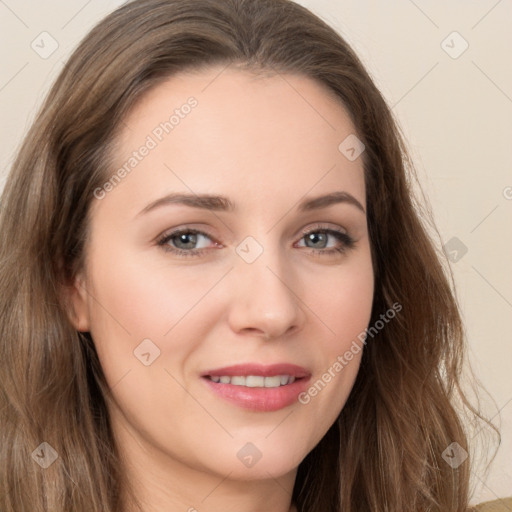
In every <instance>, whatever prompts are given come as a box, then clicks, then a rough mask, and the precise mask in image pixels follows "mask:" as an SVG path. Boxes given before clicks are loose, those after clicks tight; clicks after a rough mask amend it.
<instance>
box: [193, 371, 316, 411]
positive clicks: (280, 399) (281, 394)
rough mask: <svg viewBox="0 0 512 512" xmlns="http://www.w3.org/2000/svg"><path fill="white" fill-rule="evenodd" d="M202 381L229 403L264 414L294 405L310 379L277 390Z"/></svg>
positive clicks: (207, 380) (208, 380) (297, 381)
mask: <svg viewBox="0 0 512 512" xmlns="http://www.w3.org/2000/svg"><path fill="white" fill-rule="evenodd" d="M202 379H203V380H204V382H205V383H206V384H207V386H208V387H209V388H210V389H211V390H212V391H213V392H214V393H216V394H217V395H219V396H220V397H222V398H224V399H225V400H227V401H228V402H230V403H232V404H234V405H237V406H238V407H243V408H244V409H252V410H253V411H262V412H270V411H278V410H279V409H283V408H284V407H287V406H289V405H291V404H293V403H294V402H296V401H297V397H298V396H299V394H300V393H302V392H303V391H305V390H306V388H307V384H308V381H309V377H304V378H302V379H299V380H296V381H294V382H292V383H291V384H286V385H285V386H279V387H277V388H249V387H246V386H235V385H233V384H222V383H220V382H213V381H212V380H210V379H208V378H206V377H203V378H202Z"/></svg>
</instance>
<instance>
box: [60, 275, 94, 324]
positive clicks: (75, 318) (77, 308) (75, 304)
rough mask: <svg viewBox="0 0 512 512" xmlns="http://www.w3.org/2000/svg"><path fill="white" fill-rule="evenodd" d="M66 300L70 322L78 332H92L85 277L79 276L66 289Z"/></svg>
mask: <svg viewBox="0 0 512 512" xmlns="http://www.w3.org/2000/svg"><path fill="white" fill-rule="evenodd" d="M64 299H65V304H66V306H67V308H66V309H67V313H68V317H69V320H70V322H71V323H72V324H73V326H74V327H75V329H76V330H77V331H81V332H88V331H89V330H90V319H89V302H88V294H87V290H86V287H85V279H84V277H83V275H82V274H81V273H80V274H77V276H76V277H75V279H74V281H73V283H72V284H70V285H69V284H68V285H67V286H65V289H64Z"/></svg>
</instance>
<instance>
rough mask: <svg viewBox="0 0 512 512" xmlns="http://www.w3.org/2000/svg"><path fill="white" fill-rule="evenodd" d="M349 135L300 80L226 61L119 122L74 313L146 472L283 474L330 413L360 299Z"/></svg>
mask: <svg viewBox="0 0 512 512" xmlns="http://www.w3.org/2000/svg"><path fill="white" fill-rule="evenodd" d="M354 133H355V128H354V126H353V125H352V123H351V121H350V118H349V116H348V115H347V112H346V111H345V110H344V108H343V107H342V106H341V105H340V104H339V103H338V102H337V101H335V100H334V99H333V98H332V97H331V96H330V95H329V94H328V93H327V92H326V91H325V90H324V89H323V88H322V87H321V86H320V85H318V84H317V83H316V82H314V81H312V80H311V79H308V78H305V77H300V76H292V75H275V76H272V77H259V78H256V77H255V76H254V75H251V74H249V73H248V72H243V71H239V70H233V69H225V70H224V71H223V68H222V67H215V68H210V69H208V70H202V71H200V72H199V71H198V72H195V73H186V74H180V75H177V76H175V77H172V78H171V79H169V80H168V81H166V82H165V83H163V84H161V85H159V86H158V87H156V88H155V89H153V90H152V91H151V92H150V93H148V94H146V96H145V97H144V98H143V100H142V101H140V102H139V103H138V104H137V105H136V107H135V108H134V109H133V110H132V111H131V113H130V114H129V116H128V117H127V118H126V119H125V125H124V126H123V131H122V136H121V138H120V143H119V146H118V148H117V149H116V153H115V165H114V166H113V167H112V169H111V171H112V174H111V175H110V176H107V177H106V180H105V182H106V185H105V186H102V188H101V189H97V190H96V192H95V196H96V199H94V202H93V204H92V207H91V225H90V238H89V239H88V241H87V246H86V265H85V269H84V272H83V273H82V274H80V275H79V276H78V277H77V280H76V282H75V288H76V292H75V294H74V296H73V301H74V307H75V311H76V313H77V317H76V318H77V319H76V321H75V325H76V327H77V329H79V330H84V331H90V332H91V335H92V337H93V340H94V343H95V346H96V348H97V352H98V355H99V358H100V362H101V365H102V367H103V370H104V373H105V376H106V379H107V382H108V384H109V385H110V387H111V390H112V397H113V399H114V405H113V406H111V410H110V414H111V417H112V424H113V429H114V431H115V433H116V435H117V436H118V438H119V440H120V443H121V446H124V447H125V448H127V451H129V452H130V453H131V454H132V457H133V458H134V460H135V458H137V457H138V460H140V462H141V464H142V465H144V464H145V462H143V461H146V462H148V461H149V460H151V464H149V463H148V464H147V468H148V471H151V472H153V474H154V476H155V477H158V475H159V474H160V473H159V472H160V471H162V470H163V468H170V467H172V468H174V469H175V470H176V471H177V470H180V471H183V472H184V473H188V472H191V471H192V472H193V471H197V472H201V473H202V474H205V473H207V474H215V475H218V476H219V478H224V477H225V476H226V475H228V474H229V475H230V476H229V478H230V479H239V480H247V479H263V478H267V479H268V478H269V475H271V476H274V477H278V476H283V475H287V474H288V475H289V474H294V471H295V470H296V468H297V466H298V464H299V463H300V462H301V461H302V459H303V458H304V457H305V456H306V455H307V454H308V452H310V451H311V450H312V449H313V448H314V446H315V445H316V444H317V443H318V442H319V441H320V439H321V438H322V437H323V436H324V434H325V433H326V432H327V430H328V429H329V427H330V426H331V425H332V424H333V422H334V421H335V420H336V418H337V416H338V415H339V413H340V411H341V410H342V408H343V405H344V403H345V401H346V400H347V397H348V395H349V392H350V390H351V388H352V385H353V383H354V380H355V377H356V374H357V371H358V368H359V363H360V358H361V354H362V351H361V350H360V347H361V345H362V344H361V342H360V341H358V335H360V333H361V332H362V331H364V329H365V328H366V327H367V325H368V322H369V319H370V312H371V306H372V298H373V270H372V262H371V256H370V245H369V237H368V231H367V219H366V214H365V210H366V204H365V184H364V176H363V163H362V157H358V158H355V157H356V156H357V153H358V152H359V147H358V146H357V145H354V144H355V143H354V141H356V142H357V140H356V139H354V138H353V137H354ZM349 136H350V137H351V138H349V139H348V140H347V141H346V142H345V143H344V144H343V145H342V146H341V149H340V148H339V146H340V144H341V143H342V142H343V141H345V139H346V138H347V137H349ZM351 148H354V151H352V150H351ZM349 157H350V158H349ZM122 169H124V172H123V170H122ZM331 194H336V196H330V195H331ZM328 196H329V197H331V198H330V199H325V198H326V197H328ZM221 197H222V199H221ZM322 197H323V198H324V199H320V198H322ZM354 341H355V342H356V343H354ZM356 346H357V347H358V348H357V349H356ZM347 351H348V352H350V353H351V354H352V357H351V358H350V357H349V358H347V357H344V354H346V353H347ZM341 361H343V362H341ZM336 363H338V364H336ZM230 367H232V368H230ZM293 378H295V381H294V382H291V381H293ZM315 384H316V386H315ZM276 386H277V387H276ZM313 388H314V389H313ZM311 389H313V390H312V391H311ZM128 448H129V450H128ZM191 474H192V473H191ZM219 481H220V480H219Z"/></svg>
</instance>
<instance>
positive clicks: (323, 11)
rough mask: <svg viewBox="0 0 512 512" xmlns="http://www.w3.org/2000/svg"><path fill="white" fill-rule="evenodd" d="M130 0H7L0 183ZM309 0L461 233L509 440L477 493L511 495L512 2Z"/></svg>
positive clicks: (442, 222) (441, 223) (454, 243)
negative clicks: (71, 64) (58, 83)
mask: <svg viewBox="0 0 512 512" xmlns="http://www.w3.org/2000/svg"><path fill="white" fill-rule="evenodd" d="M121 3H122V2H121V1H114V0H109V1H100V0H89V1H87V0H80V1H64V0H50V1H47V2H44V3H42V2H36V1H34V0H32V1H29V0H6V1H5V2H0V41H1V45H0V55H1V62H2V65H1V68H0V115H1V119H2V122H1V132H0V134H1V136H0V186H3V183H4V181H5V177H6V175H7V172H8V169H9V166H10V164H11V163H12V160H13V157H14V154H15V151H16V148H17V147H18V145H19V143H20V141H21V139H22V137H23V135H24V133H25V132H26V130H27V129H28V127H29V125H30V123H31V121H32V119H33V118H34V115H35V112H36V110H37V107H38V106H39V104H40V103H41V101H42V99H43V97H44V94H45V92H46V91H47V90H48V88H49V86H50V85H51V83H52V81H53V79H54V78H55V77H56V75H57V73H58V72H59V71H60V70H61V68H62V65H63V63H64V62H65V60H66V57H67V56H68V55H69V54H70V52H71V51H72V50H73V48H74V47H75V46H76V44H77V43H78V42H79V41H80V39H81V38H82V37H83V36H84V35H85V33H86V32H87V31H88V30H89V29H90V28H91V27H92V26H93V25H94V24H95V23H96V22H98V21H99V20H100V19H101V18H102V17H103V16H104V15H105V14H107V13H108V12H110V11H111V10H113V9H114V8H115V7H117V6H118V5H121ZM299 3H301V4H302V5H304V6H306V7H308V8H309V9H311V10H312V11H313V12H315V13H317V14H318V15H320V16H321V17H322V18H323V19H324V20H326V21H327V22H328V23H329V24H331V25H332V26H333V27H334V28H335V29H337V30H338V31H339V32H340V33H341V34H342V35H343V36H344V37H345V38H346V39H347V40H348V42H349V43H351V44H352V45H353V47H354V49H355V50H356V51H357V53H358V54H359V56H360V57H361V59H362V60H363V62H364V63H365V65H366V66H367V68H368V70H369V72H370V74H371V76H372V77H373V78H374V80H375V82H376V84H377V86H378V87H379V88H380V90H381V91H382V93H383V95H384V96H385V98H386V100H387V101H388V103H389V105H390V106H392V110H393V112H394V114H395V115H396V118H397V120H398V122H399V124H400V126H401V127H402V130H403V132H404V134H405V137H406V139H407V140H408V143H409V148H410V151H411V153H412V156H413V159H414V161H415V164H416V166H417V169H418V172H419V176H420V180H421V183H422V188H423V190H424V191H425V193H426V195H427V197H428V199H429V202H430V204H431V206H432V209H433V212H434V217H435V220H436V223H437V227H438V229H439V232H440V235H441V237H442V243H443V244H445V243H447V244H448V245H447V252H448V254H450V258H451V259H452V260H453V262H452V268H453V272H454V275H455V280H456V285H457V290H458V298H459V302H460V304H461V307H462V310H463V314H464V320H465V324H466V329H467V336H468V342H469V352H468V354H469V359H470V361H471V364H472V366H473V368H474V370H475V372H476V375H477V376H478V378H479V379H480V380H481V382H482V383H483V384H484V386H485V387H486V389H487V390H488V391H489V393H490V395H491V396H492V397H493V398H494V402H493V401H492V400H491V399H490V398H489V397H487V396H483V397H482V400H483V401H482V409H483V410H484V412H485V413H486V414H487V415H488V416H489V417H494V421H495V422H497V423H498V425H501V432H502V445H501V447H500V448H499V451H498V454H497V457H496V459H495V460H494V462H493V463H492V465H491V467H490V470H489V471H488V473H486V472H485V471H484V469H485V467H484V466H482V467H480V468H474V471H473V474H472V477H473V485H474V488H475V494H474V497H473V499H472V502H473V503H477V502H481V501H485V500H491V499H496V498H498V497H505V496H510V495H512V458H511V457H510V455H511V454H512V378H511V370H512V368H511V362H512V322H511V320H512V271H511V256H512V229H511V227H512V223H511V220H512V151H511V149H510V148H511V142H512V67H511V64H510V63H511V62H512V60H511V59H510V53H511V51H512V31H511V30H510V27H511V26H512V3H510V2H505V1H496V0H492V1H480V2H464V1H461V0H459V1H453V2H443V1H441V0H435V1H430V2H427V1H422V2H420V1H419V0H418V1H416V2H413V1H412V0H401V1H398V2H393V3H391V2H385V1H380V2H376V1H368V0H366V1H358V0H346V1H345V0H344V1H341V0H335V1H332V0H331V1H328V0H301V1H300V2H299ZM42 32H47V33H48V34H50V36H51V38H50V37H49V36H47V35H42V36H41V35H40V34H41V33H42ZM454 32H457V33H458V34H453V33H454ZM52 39H53V40H55V41H56V42H57V44H58V48H57V49H56V50H55V51H54V52H53V53H52V54H51V55H50V56H47V55H45V52H48V53H49V52H51V50H52V44H53V45H55V42H53V41H52ZM443 41H444V42H443ZM31 45H32V46H31ZM466 46H467V48H466V49H465V51H462V50H464V48H465V47H466ZM33 48H34V49H33ZM39 54H42V55H43V57H47V58H42V57H41V56H40V55H39ZM459 54H460V55H459ZM0 243H3V242H2V241H1V240H0ZM479 437H480V436H478V435H477V436H476V437H475V441H476V440H477V439H479Z"/></svg>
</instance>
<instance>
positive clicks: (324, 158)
mask: <svg viewBox="0 0 512 512" xmlns="http://www.w3.org/2000/svg"><path fill="white" fill-rule="evenodd" d="M354 133H355V128H354V126H353V123H352V121H351V119H350V115H349V114H348V112H347V110H346V109H345V107H344V106H343V104H342V103H341V101H340V100H338V99H337V98H336V97H335V95H334V93H333V92H332V91H330V90H328V89H327V88H326V87H325V86H324V85H322V84H320V83H318V82H317V81H315V80H313V79H311V78H308V77H304V76H301V75H290V74H283V73H276V74H268V73H265V74H255V73H252V72H247V71H242V70H237V69H232V68H226V67H221V66H217V67H215V66H214V67H211V68H206V69H201V70H195V71H187V72H183V73H180V74H177V75H174V76H172V77H170V78H168V79H167V80H165V81H164V82H162V83H160V84H159V85H157V86H155V87H154V88H153V89H151V90H150V91H148V92H147V93H146V94H145V95H144V96H143V97H142V98H141V99H140V100H139V101H138V103H137V104H136V105H135V106H134V107H133V108H132V110H131V111H130V112H129V114H128V115H127V116H126V118H125V119H124V125H123V129H122V131H121V134H120V137H119V139H118V144H117V148H116V151H115V154H114V166H113V168H112V169H111V171H112V172H115V171H116V169H119V168H121V167H123V166H124V168H125V169H126V170H127V171H128V172H127V173H123V174H126V175H127V176H126V177H125V178H123V180H122V183H121V184H120V185H121V186H119V187H116V190H115V191H114V192H115V194H119V192H118V189H119V190H121V189H124V193H130V194H131V198H132V199H133V202H139V203H140V200H142V199H143V198H144V197H147V196H148V195H152V194H153V192H152V190H155V189H156V188H158V189H159V192H169V191H175V190H178V191H187V192H196V193H226V194H231V193H235V194H239V195H244V200H245V201H250V200H251V197H257V198H258V199H262V198H264V194H265V191H267V192H268V194H269V195H268V197H267V199H271V197H270V192H271V191H272V190H275V189H276V188H279V189H281V190H282V191H283V192H284V193H285V194H286V193H287V192H290V191H291V190H293V191H294V192H293V193H294V194H295V195H297V194H299V196H298V197H296V199H299V197H300V195H303V194H306V193H307V192H308V190H310V189H313V188H315V190H313V191H312V192H322V191H325V190H328V189H330V188H333V187H336V186H338V188H339V185H342V186H343V187H344V188H348V189H351V190H349V191H350V192H351V193H354V194H355V195H359V197H360V199H361V202H364V177H363V168H362V161H361V158H359V159H357V160H356V161H349V160H348V159H347V158H346V157H345V156H344V155H343V154H342V153H341V152H340V150H339V145H340V143H341V142H342V141H343V140H344V139H346V138H347V137H348V136H349V135H351V134H354ZM144 147H146V148H150V149H149V150H148V149H145V150H144V151H143V153H144V155H143V156H142V157H141V156H140V154H138V155H137V156H135V155H134V154H135V153H141V151H139V149H143V148H144ZM130 163H131V164H133V165H131V164H130ZM127 164H128V165H127ZM115 194H114V193H112V195H115ZM274 197H275V198H276V199H278V198H277V196H274ZM284 197H285V198H286V196H284Z"/></svg>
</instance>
